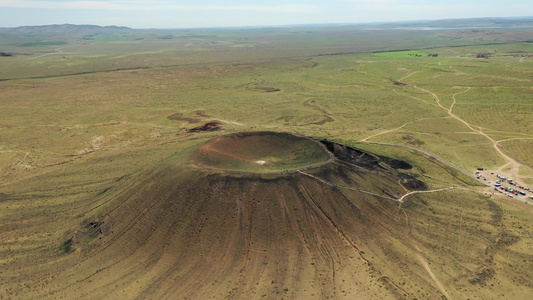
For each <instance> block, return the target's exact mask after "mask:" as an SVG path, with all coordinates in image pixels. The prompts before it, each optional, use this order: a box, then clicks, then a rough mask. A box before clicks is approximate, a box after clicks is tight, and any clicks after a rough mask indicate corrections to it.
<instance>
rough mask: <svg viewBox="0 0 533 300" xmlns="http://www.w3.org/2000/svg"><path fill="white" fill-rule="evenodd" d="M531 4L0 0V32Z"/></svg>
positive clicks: (530, 11)
mask: <svg viewBox="0 0 533 300" xmlns="http://www.w3.org/2000/svg"><path fill="white" fill-rule="evenodd" d="M532 2H533V0H506V1H501V0H500V1H495V0H484V1H481V0H322V1H317V0H307V1H303V0H268V1H265V0H263V1H258V0H248V1H244V0H225V1H222V0H195V1H180V0H0V27H15V26H24V25H45V24H64V23H71V24H94V25H119V26H128V27H133V28H191V27H228V26H262V25H290V24H320V23H365V22H383V21H408V20H436V19H449V18H478V17H513V16H533V3H532Z"/></svg>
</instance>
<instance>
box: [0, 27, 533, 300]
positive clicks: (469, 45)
mask: <svg viewBox="0 0 533 300" xmlns="http://www.w3.org/2000/svg"><path fill="white" fill-rule="evenodd" d="M6 37H8V38H4V39H0V51H2V52H6V53H14V54H16V55H14V56H11V57H0V65H1V66H2V67H1V68H0V220H2V222H1V224H0V232H1V235H0V267H1V268H0V287H2V288H1V289H0V298H2V297H3V298H31V296H32V295H33V296H35V295H39V296H43V297H49V298H54V297H57V296H58V295H57V294H53V293H51V294H46V293H45V292H43V291H46V288H48V287H50V283H51V282H53V280H54V278H55V276H56V273H55V272H57V270H64V269H66V268H70V267H74V266H75V265H76V264H77V262H78V259H79V257H77V256H69V255H64V253H62V252H61V251H60V250H59V248H60V245H61V243H62V242H61V241H64V240H65V239H66V237H67V235H68V232H69V230H70V229H71V228H75V227H76V226H78V225H79V224H80V223H81V222H83V221H84V220H87V219H88V218H90V217H92V216H93V215H94V214H95V212H98V211H99V209H100V208H101V207H103V206H105V204H106V203H104V202H102V201H103V200H102V199H107V198H105V197H104V196H102V195H105V194H106V193H109V192H113V191H117V190H123V189H124V190H125V189H126V188H125V187H128V186H133V183H132V182H133V181H132V180H134V179H135V180H136V178H137V177H136V176H139V174H144V173H142V172H145V171H147V170H151V169H152V168H153V167H154V166H155V165H158V164H160V163H161V162H162V161H166V160H168V159H169V157H178V158H179V159H184V158H183V157H188V156H183V155H181V156H180V155H176V153H181V152H182V151H184V152H187V151H190V152H193V151H195V150H191V149H196V147H199V146H200V145H203V144H205V143H207V142H208V141H210V140H212V139H215V138H217V137H219V136H221V135H225V134H231V133H236V132H252V131H274V132H291V133H294V134H298V135H302V136H310V137H313V138H317V139H324V138H327V139H328V140H333V141H336V142H339V143H343V144H347V145H349V146H354V147H358V148H361V149H364V150H367V151H369V152H372V153H375V154H380V155H387V156H390V157H393V158H397V159H401V160H404V161H407V162H409V163H410V164H412V165H414V168H413V170H412V172H413V173H414V174H415V175H416V176H417V177H418V178H420V179H421V180H423V181H425V182H426V183H427V184H428V187H429V188H430V189H441V188H448V187H462V188H465V189H467V190H454V191H446V192H442V193H440V192H436V193H431V194H415V195H413V196H410V197H412V200H411V201H410V203H409V205H407V206H406V207H404V208H398V215H397V216H394V218H395V220H396V219H397V220H404V218H407V221H405V224H404V223H401V224H403V225H401V226H400V225H398V226H400V227H401V228H403V229H402V230H403V231H402V230H401V231H398V232H402V234H408V235H409V236H410V238H412V239H413V240H414V241H416V245H418V246H419V247H420V249H418V250H416V249H415V248H416V247H415V246H409V247H407V246H406V248H405V249H406V251H407V250H408V251H413V253H422V254H423V255H424V257H426V259H427V260H428V261H429V262H430V263H431V262H432V264H431V265H430V267H431V269H432V270H433V272H434V273H435V274H436V277H438V278H440V281H441V282H442V284H443V285H444V286H446V288H447V290H448V291H449V292H450V294H451V296H452V297H453V298H454V299H461V298H464V297H463V296H464V295H468V296H469V297H470V298H471V299H475V298H476V297H477V298H480V299H481V298H483V299H491V298H492V299H496V298H502V299H503V298H513V299H520V297H521V295H526V294H528V293H531V291H533V285H532V283H531V278H532V277H531V275H533V274H532V273H531V270H533V267H532V264H533V257H532V256H531V253H530V252H531V251H530V249H531V245H532V244H533V239H532V236H533V233H532V232H533V231H532V228H533V219H532V218H531V216H532V215H533V213H532V212H533V211H532V208H531V207H532V206H531V205H527V204H523V203H520V202H519V201H517V200H515V199H511V198H508V197H502V196H500V195H496V196H493V197H491V198H490V199H489V198H488V196H487V195H488V193H489V192H488V190H487V189H486V188H484V187H483V185H482V184H481V183H479V182H478V181H476V180H474V179H472V178H470V177H468V176H467V175H465V174H463V173H461V172H460V171H458V170H457V169H454V168H452V167H450V166H449V165H447V164H445V163H442V162H440V161H438V160H436V159H435V158H434V157H433V156H430V155H428V154H427V153H428V152H429V153H432V154H433V155H435V156H438V157H440V158H442V159H444V160H446V161H448V162H450V163H452V164H454V165H456V166H458V167H460V168H462V169H464V170H467V171H468V172H474V170H475V168H476V167H479V166H483V167H486V168H489V169H491V170H500V171H502V172H507V173H508V174H511V175H512V176H513V178H515V179H516V180H519V181H520V182H524V183H529V184H531V185H533V170H532V168H533V151H531V147H532V146H533V144H532V140H533V122H532V121H531V118H532V116H533V102H532V101H531V100H532V95H533V88H532V86H533V84H532V81H533V78H532V71H531V70H533V57H518V58H517V57H513V55H514V54H533V44H532V43H531V40H532V39H533V31H531V30H478V31H475V32H474V31H470V30H462V29H461V30H456V31H454V30H449V31H416V30H412V31H411V30H409V31H395V30H389V29H387V30H376V31H365V30H361V29H359V28H352V27H350V26H346V27H344V26H340V27H338V28H336V27H325V28H313V29H310V28H272V29H228V30H207V29H206V30H196V31H195V30H183V31H178V30H174V31H161V32H154V31H120V32H115V33H112V34H111V33H105V34H104V33H102V34H98V33H94V32H82V33H69V34H68V35H64V36H61V35H57V34H54V33H50V34H47V35H43V36H40V37H39V36H33V37H32V36H31V35H27V36H25V38H24V39H21V40H20V41H19V40H18V39H17V36H16V35H13V34H12V35H9V36H8V35H6ZM528 41H529V42H528ZM478 53H490V55H489V58H476V57H475V55H476V54H478ZM21 54H31V55H21ZM428 54H438V56H428ZM437 100H438V101H437ZM174 114H181V116H182V118H181V119H169V118H168V117H169V116H171V115H174ZM210 121H217V122H220V124H221V127H222V129H221V130H220V131H204V132H201V131H200V132H195V131H191V130H190V129H192V128H195V127H198V126H201V125H203V124H205V123H207V122H210ZM377 143H383V144H377ZM495 143H496V144H497V146H495ZM498 149H499V151H498ZM424 151H426V152H424ZM500 151H501V152H500ZM502 153H503V154H504V155H505V156H504V155H502ZM370 183H371V182H370V181H366V182H365V184H366V185H367V186H365V187H367V188H369V189H371V188H372V187H371V184H370ZM530 188H533V186H530ZM376 192H379V191H376ZM485 194H487V195H485ZM346 197H348V198H349V197H352V196H350V195H348V196H346ZM450 220H451V221H450ZM402 222H403V221H402ZM454 222H456V223H454ZM294 226H296V225H294ZM402 226H404V227H402ZM509 235H510V236H513V237H514V236H516V237H518V240H516V241H515V240H512V241H513V243H511V242H508V245H507V244H505V243H506V240H505V239H502V236H509ZM354 239H355V238H354ZM439 241H445V242H446V244H440V243H439ZM500 241H503V242H500ZM390 243H391V245H392V246H393V247H396V246H397V245H396V244H395V243H397V241H395V240H391V241H390ZM502 243H504V244H502ZM372 245H374V244H372ZM372 245H370V246H368V249H366V251H367V252H369V253H372V255H374V256H375V257H376V259H375V260H373V261H372V260H371V259H370V260H371V261H372V262H373V263H375V264H376V265H377V267H378V268H382V269H384V270H388V269H387V268H390V270H391V271H390V273H392V274H396V275H398V277H397V278H405V279H402V280H401V281H407V282H408V283H407V284H406V285H405V286H406V288H408V289H409V290H411V291H417V292H414V293H413V294H412V295H411V296H413V297H414V296H415V295H416V296H417V297H418V299H424V298H435V297H440V296H441V295H440V292H439V289H438V288H437V287H436V285H435V283H434V282H433V281H430V279H428V278H429V277H428V275H427V273H426V272H425V271H424V269H423V268H422V267H420V265H417V266H418V267H413V270H414V271H413V270H412V272H411V273H409V272H408V271H405V270H403V269H401V268H400V267H399V266H398V265H395V266H390V267H389V266H387V264H386V261H380V257H381V258H382V257H387V259H395V257H394V256H387V255H385V254H383V253H384V252H386V249H384V248H385V246H386V245H385V244H381V246H382V247H381V248H380V247H378V246H372ZM395 245H396V246H395ZM413 245H415V244H413ZM372 247H374V248H372ZM398 247H399V246H398ZM402 247H403V246H402ZM454 247H455V248H454ZM398 249H399V248H398ZM414 249H415V250H414ZM457 249H459V250H457ZM486 249H489V250H487V251H488V252H485V250H486ZM454 251H463V252H461V253H456V252H454ZM491 251H492V252H491ZM79 255H80V257H81V255H83V254H79ZM380 255H381V256H380ZM369 257H371V256H370V255H369ZM472 257H474V258H472ZM471 258H472V259H471ZM396 259H397V258H396ZM456 259H457V260H456ZM454 260H455V262H454V263H451V262H452V261H454ZM410 262H411V263H412V264H413V265H416V264H417V260H416V259H413V260H411V261H410ZM418 263H419V262H418ZM417 268H418V269H417ZM485 269H490V270H496V273H497V275H495V277H492V279H488V281H486V282H482V283H476V282H474V283H472V282H469V281H468V280H469V279H471V278H473V277H475V274H477V273H480V274H481V273H482V272H483V270H485ZM476 272H477V273H476ZM402 274H403V275H402ZM413 274H414V275H413ZM82 275H83V276H85V275H86V276H91V275H90V274H82ZM82 275H80V278H81V277H83V276H82ZM404 275H405V276H404ZM402 276H404V277H402ZM374 283H375V282H374ZM109 284H110V285H111V283H109ZM400 284H401V283H400ZM402 286H403V285H402ZM136 287H139V288H141V285H139V286H136ZM372 288H376V289H383V290H384V289H385V285H383V287H381V286H380V287H379V288H378V287H377V286H373V287H372ZM117 289H118V288H117ZM132 293H133V294H129V295H125V297H126V298H132V297H133V296H135V293H134V292H132ZM369 295H370V294H369ZM380 295H381V294H380ZM79 296H80V297H81V296H84V295H82V294H79ZM85 296H87V295H85ZM256 296H257V295H256ZM337 296H338V295H337ZM374 296H376V295H374ZM442 296H443V295H442ZM110 297H111V296H110ZM413 297H411V298H413ZM397 298H399V297H397ZM411 298H409V299H411Z"/></svg>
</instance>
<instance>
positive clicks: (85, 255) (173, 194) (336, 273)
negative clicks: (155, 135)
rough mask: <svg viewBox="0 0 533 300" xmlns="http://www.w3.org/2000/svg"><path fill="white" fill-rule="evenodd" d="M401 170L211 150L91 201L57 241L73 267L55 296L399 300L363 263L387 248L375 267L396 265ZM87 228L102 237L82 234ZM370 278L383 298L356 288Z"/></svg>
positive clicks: (284, 140)
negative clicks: (82, 288)
mask: <svg viewBox="0 0 533 300" xmlns="http://www.w3.org/2000/svg"><path fill="white" fill-rule="evenodd" d="M191 160H192V164H191ZM411 167H412V166H411V165H409V164H408V163H405V162H401V161H397V160H393V159H389V158H384V157H381V156H377V155H374V154H370V153H367V152H364V151H361V150H358V149H355V148H351V147H348V146H345V145H341V144H338V143H335V142H330V141H326V140H323V141H319V140H315V139H312V138H308V137H302V136H297V135H293V134H290V133H277V132H253V133H248V132H247V133H236V134H230V135H225V136H221V137H219V138H215V139H214V140H212V141H209V142H207V143H205V144H203V145H201V146H199V147H198V148H192V149H190V150H189V151H183V152H180V153H177V154H175V155H173V156H171V157H169V158H168V159H166V160H164V161H162V162H160V163H159V164H157V165H156V166H154V167H152V168H149V169H147V170H145V171H143V172H139V173H138V174H136V175H132V176H131V178H129V179H128V180H123V181H121V182H118V183H117V185H116V186H115V187H113V188H111V189H109V190H108V191H106V192H105V193H102V194H101V196H100V198H99V199H96V200H95V206H96V207H97V208H95V209H94V211H93V216H92V217H88V219H87V220H86V221H85V222H83V223H82V224H80V228H79V230H78V232H74V233H72V232H69V233H68V234H67V239H66V241H63V244H64V247H63V248H65V250H64V251H63V253H65V254H64V255H76V254H75V253H79V255H80V256H79V260H77V262H76V266H75V267H73V268H71V269H67V270H64V272H63V273H62V275H61V276H62V278H63V279H62V280H64V282H65V284H66V285H65V286H64V287H58V289H63V288H64V289H69V290H73V288H72V287H73V286H79V285H83V284H89V282H90V284H91V286H95V293H96V294H95V295H96V296H97V298H98V297H104V296H105V295H104V294H103V291H102V294H98V291H101V290H99V289H98V288H97V287H101V286H114V287H115V288H114V292H115V293H122V292H124V293H125V292H128V293H131V295H130V296H132V297H131V298H135V297H137V298H175V297H176V296H177V295H179V296H180V297H183V298H185V297H187V298H191V299H211V298H212V299H223V298H226V299H257V298H258V295H272V297H270V298H271V299H278V296H279V294H278V293H284V294H289V293H295V294H293V297H294V296H295V295H298V297H299V298H302V299H310V298H312V297H313V295H320V296H319V298H321V299H325V298H337V297H338V296H339V295H340V294H342V295H343V296H345V297H348V298H351V299H354V298H355V297H359V298H367V299H371V298H374V299H394V298H397V297H402V295H405V294H406V292H405V291H404V289H403V288H402V287H400V286H398V285H397V284H396V283H395V282H394V281H392V280H389V279H388V276H389V274H390V273H391V272H390V271H389V270H390V266H385V265H383V264H382V263H381V261H382V260H375V259H372V256H369V255H367V254H365V252H367V251H370V252H372V253H380V251H381V249H385V248H388V247H389V242H388V241H391V240H394V243H395V244H396V245H398V246H395V247H394V249H391V250H390V251H389V252H390V254H387V255H386V256H387V258H388V259H387V260H390V261H394V259H393V258H394V257H396V256H397V255H401V254H402V253H404V251H405V247H406V245H405V244H404V241H403V239H402V238H401V237H402V236H403V235H405V234H406V230H407V229H406V228H405V227H404V226H403V225H402V224H403V223H402V221H401V220H403V219H402V218H401V217H402V215H401V214H400V210H401V207H400V206H399V205H398V202H397V201H396V199H398V198H399V197H400V196H401V195H403V194H404V193H405V191H406V188H405V185H404V183H403V181H405V179H406V178H409V180H411V181H413V180H416V178H415V176H414V175H410V174H409V173H407V172H406V171H405V170H406V169H410V168H411ZM400 179H401V180H400ZM420 182H421V181H420ZM422 184H423V183H422ZM102 220H104V221H102ZM102 222H103V223H102ZM87 224H89V225H90V226H93V227H95V225H91V224H96V226H100V225H99V224H104V225H102V226H105V229H106V230H105V232H104V231H103V230H102V231H99V233H98V234H97V235H90V234H86V233H85V232H89V231H90V230H89V231H88V229H87ZM100 227H101V226H100ZM102 228H104V227H102ZM89 229H91V228H89ZM91 230H92V229H91ZM93 231H94V230H93ZM90 232H92V231H90ZM90 232H89V233H90ZM73 237H74V238H73ZM91 239H94V240H95V241H91ZM363 249H364V250H363ZM389 256H390V257H389ZM95 262H98V263H97V264H96V263H95ZM411 262H412V263H413V264H414V262H415V261H411ZM395 268H400V266H397V267H395ZM394 272H399V271H394ZM91 274H92V275H91ZM96 274H98V275H96ZM115 274H122V275H115ZM375 276H377V277H378V278H380V280H381V284H383V285H384V286H385V287H387V289H383V290H376V289H374V290H368V289H363V288H361V287H367V286H370V285H371V284H373V283H372V281H373V278H374V277H375ZM345 282H349V284H346V283H345ZM137 287H142V288H141V289H138V290H137V289H136V288H137ZM341 287H342V289H341ZM340 291H342V292H340ZM78 296H79V295H78Z"/></svg>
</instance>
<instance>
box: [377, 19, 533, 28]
mask: <svg viewBox="0 0 533 300" xmlns="http://www.w3.org/2000/svg"><path fill="white" fill-rule="evenodd" d="M378 27H386V28H444V29H448V28H449V29H458V28H499V29H512V28H533V17H516V18H467V19H445V20H422V21H407V22H391V23H382V24H379V25H378Z"/></svg>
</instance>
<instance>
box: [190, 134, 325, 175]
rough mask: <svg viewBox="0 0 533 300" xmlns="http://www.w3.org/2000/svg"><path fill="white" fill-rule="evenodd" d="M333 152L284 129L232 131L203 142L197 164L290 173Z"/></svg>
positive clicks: (220, 168) (238, 170)
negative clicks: (232, 132) (272, 130)
mask: <svg viewBox="0 0 533 300" xmlns="http://www.w3.org/2000/svg"><path fill="white" fill-rule="evenodd" d="M333 157H334V155H333V154H332V153H331V152H329V151H328V150H327V148H326V147H325V146H324V145H323V144H322V143H319V142H318V141H316V140H313V139H311V138H307V137H303V136H297V135H294V134H291V133H284V132H268V131H264V132H243V133H235V134H229V135H225V136H221V137H219V138H216V139H215V140H213V141H211V142H209V143H207V144H205V145H203V146H201V147H200V148H199V149H198V152H197V155H196V156H195V159H194V163H195V165H196V166H198V167H203V168H209V169H216V170H219V171H229V172H244V173H288V172H294V171H297V170H302V169H307V168H311V167H316V166H319V165H321V164H325V163H327V162H329V161H331V160H332V158H333Z"/></svg>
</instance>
